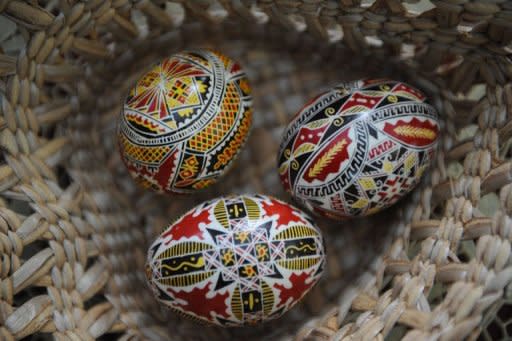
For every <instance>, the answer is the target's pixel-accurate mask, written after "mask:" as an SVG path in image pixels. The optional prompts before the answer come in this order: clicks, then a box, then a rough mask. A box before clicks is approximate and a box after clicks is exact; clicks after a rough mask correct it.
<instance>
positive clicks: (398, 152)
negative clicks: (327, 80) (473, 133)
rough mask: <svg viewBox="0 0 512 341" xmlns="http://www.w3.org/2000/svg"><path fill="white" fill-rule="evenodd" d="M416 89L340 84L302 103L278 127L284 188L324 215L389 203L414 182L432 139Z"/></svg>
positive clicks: (388, 83)
mask: <svg viewBox="0 0 512 341" xmlns="http://www.w3.org/2000/svg"><path fill="white" fill-rule="evenodd" d="M425 100H426V97H425V95H424V94H423V93H421V92H420V91H419V90H417V89H415V88H413V87H411V86H410V85H407V84H405V83H402V82H398V81H392V80H387V79H378V80H360V81H356V82H352V83H346V84H341V85H339V86H337V87H335V88H333V89H331V90H329V91H327V92H325V93H322V94H320V95H319V96H317V97H316V98H314V99H313V100H312V101H310V102H309V103H308V104H307V105H306V106H304V107H303V108H302V109H301V110H300V111H299V112H298V113H297V114H296V116H295V117H294V118H293V120H292V121H291V122H290V124H289V125H288V127H287V128H286V130H285V133H284V136H283V140H282V143H281V147H280V152H279V157H278V163H279V165H278V167H279V175H280V178H281V182H282V184H283V186H284V188H285V189H286V190H287V191H288V192H289V193H291V195H292V196H293V197H294V198H295V199H296V200H297V201H298V202H300V203H301V204H303V205H304V206H306V207H308V208H309V209H310V210H311V211H313V212H316V213H318V214H320V215H324V216H328V217H331V218H347V217H354V216H364V215H369V214H372V213H375V212H378V211H379V210H381V209H384V208H386V207H389V206H390V205H393V204H394V203H395V202H396V201H398V200H399V199H400V198H401V197H403V196H404V195H405V194H406V193H408V192H409V191H411V190H412V189H413V188H414V187H415V186H416V185H417V183H418V182H419V180H420V178H421V175H422V174H423V173H424V171H425V170H426V169H427V168H428V166H429V165H430V163H431V161H432V159H433V155H434V151H435V147H436V141H437V138H438V135H439V122H438V118H437V113H436V111H435V109H434V108H433V107H432V106H431V105H429V104H427V103H426V102H425Z"/></svg>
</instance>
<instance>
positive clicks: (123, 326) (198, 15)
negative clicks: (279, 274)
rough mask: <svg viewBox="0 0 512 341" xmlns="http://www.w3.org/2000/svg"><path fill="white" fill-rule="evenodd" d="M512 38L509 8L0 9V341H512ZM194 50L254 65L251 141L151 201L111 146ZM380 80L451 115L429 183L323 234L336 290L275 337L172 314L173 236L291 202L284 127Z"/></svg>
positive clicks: (343, 4)
mask: <svg viewBox="0 0 512 341" xmlns="http://www.w3.org/2000/svg"><path fill="white" fill-rule="evenodd" d="M511 40H512V3H511V2H510V1H506V0H492V1H484V0H480V1H470V0H442V1H433V0H432V2H429V1H428V0H421V1H420V2H415V1H408V2H406V3H400V1H398V0H385V1H381V0H377V1H374V0H361V1H360V0H338V1H331V0H301V1H290V0H281V1H272V0H260V1H249V0H231V1H230V0H201V1H188V0H187V1H185V0H183V1H181V2H180V3H172V2H166V1H163V0H155V1H149V0H140V1H129V0H105V1H102V0H91V1H85V2H81V1H76V0H62V1H57V0H55V1H54V0H27V1H21V0H0V113H1V115H0V145H1V148H2V158H1V164H0V191H1V198H0V250H1V260H0V275H1V277H0V279H1V281H0V340H19V339H23V338H25V337H28V338H26V339H25V340H47V339H56V340H92V339H97V338H99V339H103V340H112V339H117V338H119V339H121V340H136V339H137V340H138V339H144V340H171V339H172V340H208V341H215V340H261V339H264V340H291V339H295V340H373V339H375V340H383V339H384V338H387V339H389V340H395V339H400V338H403V339H405V340H414V341H420V340H434V339H440V340H458V339H463V338H468V339H470V340H474V339H477V338H478V337H479V335H482V337H485V338H487V339H497V338H499V337H504V338H508V339H511V338H512V330H511V329H512V323H510V322H512V321H511V320H512V319H511V317H512V302H511V301H512V293H511V292H512V287H511V285H510V283H511V281H512V261H511V259H512V257H511V240H512V163H511V161H510V160H511V153H512V152H511V149H512V120H511V116H512V62H511V60H510V57H511V54H512V44H511ZM193 46H201V47H215V48H216V49H219V50H221V51H223V52H224V53H226V54H228V55H230V56H231V57H233V58H235V59H237V60H239V61H240V62H241V63H242V64H243V65H244V67H245V69H246V70H247V73H248V75H249V77H250V80H251V82H252V86H253V89H254V102H255V114H254V128H253V130H252V134H251V137H250V138H249V142H248V145H247V146H246V147H245V148H244V150H243V153H242V155H241V156H240V157H239V159H238V162H237V165H236V166H235V168H234V169H233V170H232V171H231V172H230V173H229V174H228V175H227V176H226V177H225V178H224V179H223V180H222V181H221V183H220V184H218V185H216V186H214V187H213V188H211V189H209V190H207V191H205V192H201V193H200V194H197V195H193V196H174V197H171V196H168V197H164V196H158V195H155V194H152V193H146V192H141V191H140V190H139V189H138V188H136V187H135V186H134V185H133V182H132V181H131V180H130V179H129V176H128V175H127V173H126V170H125V169H124V167H123V166H122V164H121V162H120V159H119V157H118V153H117V150H116V147H115V139H114V135H115V134H114V129H115V120H116V117H117V115H118V113H119V111H120V105H121V103H122V100H123V98H124V96H125V94H126V92H127V89H128V88H129V87H130V85H131V84H133V82H134V80H135V79H136V77H137V76H139V75H140V74H141V73H142V72H143V71H144V70H145V68H147V66H148V65H150V63H152V62H153V61H156V60H158V59H159V58H162V57H163V56H167V55H169V54H171V53H173V52H176V51H178V50H181V49H183V48H186V47H193ZM376 76H389V77H391V78H393V79H400V80H406V81H408V82H409V83H411V84H413V85H415V86H417V87H419V88H420V89H422V90H424V91H425V92H427V93H428V95H429V97H430V98H431V100H432V102H433V103H434V104H435V105H436V106H437V108H438V110H439V112H440V115H441V119H442V134H443V135H442V138H441V143H440V148H439V152H438V154H437V158H436V162H435V165H434V166H433V167H432V168H431V170H430V171H429V172H428V174H427V175H426V176H425V179H424V181H423V183H422V184H421V186H419V188H417V189H416V190H415V191H414V192H413V193H412V194H411V195H409V196H408V197H407V198H406V199H405V200H402V201H401V202H400V204H398V205H396V206H394V207H393V208H391V209H389V210H387V211H386V212H383V213H381V214H379V215H377V216H374V217H370V218H365V219H357V220H353V221H347V222H343V223H334V222H332V221H321V222H320V223H319V224H320V225H321V227H322V229H323V230H324V232H325V235H326V240H327V241H328V267H327V271H326V274H325V276H324V278H323V279H322V281H321V282H320V283H319V285H317V286H316V288H315V289H314V290H313V291H312V292H311V293H310V294H309V295H308V296H306V298H305V300H304V302H303V303H302V304H301V305H299V306H298V307H296V308H294V309H293V310H292V311H290V312H289V313H288V314H286V315H285V316H284V317H283V318H281V319H279V320H277V321H274V322H271V323H268V324H264V325H262V326H260V327H254V328H238V329H220V328H214V327H211V328H208V327H200V326H197V325H196V324H194V323H192V322H189V321H187V320H184V319H182V318H180V317H178V316H176V315H175V314H172V313H170V312H168V311H167V310H165V309H162V308H160V307H159V306H158V305H157V304H156V302H155V300H154V299H153V297H152V295H151V293H150V291H149V290H148V289H147V287H146V285H145V280H144V271H143V265H144V259H145V253H146V247H147V245H148V243H149V242H150V241H151V240H152V239H153V238H154V237H155V236H156V235H157V233H158V232H159V231H160V230H161V228H162V227H164V226H166V225H167V224H168V223H169V222H171V221H172V220H173V219H175V218H176V217H177V216H178V215H179V214H180V213H183V212H185V211H186V210H188V209H190V208H191V207H192V206H193V205H195V204H197V203H199V202H201V201H203V200H205V199H208V198H213V197H216V196H218V195H221V194H229V193H243V192H260V193H265V194H271V195H275V196H277V197H280V198H283V199H285V200H289V199H290V198H288V197H286V196H285V195H284V194H283V193H282V192H281V186H280V184H279V181H278V177H277V172H276V169H275V167H276V162H275V159H276V153H277V147H278V143H279V140H280V136H281V133H282V130H283V127H284V126H285V125H286V123H287V121H288V119H289V118H290V116H291V115H292V114H294V113H295V112H296V111H297V110H298V109H299V108H300V107H301V106H302V105H303V104H304V103H306V101H307V100H308V99H310V98H311V97H312V96H314V95H315V94H318V93H319V92H321V91H322V90H325V89H326V88H328V87H329V86H332V85H334V84H336V83H338V82H341V81H349V80H354V79H357V78H361V77H376ZM507 323H508V324H507ZM507 329H508V330H507ZM507 335H508V336H507Z"/></svg>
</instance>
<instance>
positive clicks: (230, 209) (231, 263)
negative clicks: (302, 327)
mask: <svg viewBox="0 0 512 341" xmlns="http://www.w3.org/2000/svg"><path fill="white" fill-rule="evenodd" d="M324 267H325V249H324V243H323V239H322V236H321V233H320V230H319V229H318V228H317V227H316V226H315V225H314V223H313V222H312V220H311V219H310V218H309V217H308V216H307V215H305V214H304V213H302V212H301V211H299V210H297V209H295V208H294V207H292V206H290V205H288V204H286V203H284V202H282V201H279V200H277V199H274V198H271V197H266V196H262V195H254V196H249V195H244V196H233V197H226V198H220V199H216V200H212V201H209V202H205V203H203V204H202V205H199V206H197V207H196V208H194V209H192V210H191V211H189V212H188V213H186V214H185V215H184V216H182V217H181V218H180V219H178V221H176V222H175V223H174V224H173V225H171V226H170V227H169V228H167V229H166V230H165V231H164V232H163V233H162V234H161V235H160V236H159V237H158V238H157V239H156V240H155V241H154V243H153V244H152V245H151V246H150V248H149V251H148V257H147V264H146V274H147V277H148V281H149V284H150V287H151V288H152V290H153V292H154V294H155V296H156V297H157V299H158V300H159V301H160V302H161V303H163V304H165V305H166V306H168V307H170V308H171V309H173V310H175V311H177V312H179V313H181V314H184V315H186V316H188V317H191V318H193V319H196V320H199V321H202V322H206V323H210V324H216V325H221V326H240V325H248V324H249V325H250V324H255V323H259V322H263V321H267V320H271V319H275V318H277V317H279V316H281V315H282V314H284V313H285V312H286V311H288V310H289V309H290V308H291V307H292V306H293V305H295V304H296V303H297V302H298V301H300V299H301V298H302V297H303V296H304V295H305V294H306V293H307V292H308V291H309V290H310V289H311V287H313V286H314V285H315V283H316V282H317V281H318V279H319V278H320V277H321V275H322V272H323V269H324Z"/></svg>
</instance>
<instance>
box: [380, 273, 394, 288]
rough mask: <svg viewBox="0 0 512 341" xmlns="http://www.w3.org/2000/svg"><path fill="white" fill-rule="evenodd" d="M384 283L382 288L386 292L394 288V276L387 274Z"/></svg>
mask: <svg viewBox="0 0 512 341" xmlns="http://www.w3.org/2000/svg"><path fill="white" fill-rule="evenodd" d="M382 284H383V286H382V289H381V291H382V292H386V291H388V290H391V289H393V276H385V277H384V279H383V281H382Z"/></svg>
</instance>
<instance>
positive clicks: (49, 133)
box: [39, 124, 57, 140]
mask: <svg viewBox="0 0 512 341" xmlns="http://www.w3.org/2000/svg"><path fill="white" fill-rule="evenodd" d="M56 127H57V126H56V125H53V124H52V125H46V126H42V127H41V129H39V136H42V137H44V138H46V139H48V140H51V139H52V138H53V137H54V136H55V132H56V131H57V128H56Z"/></svg>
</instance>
